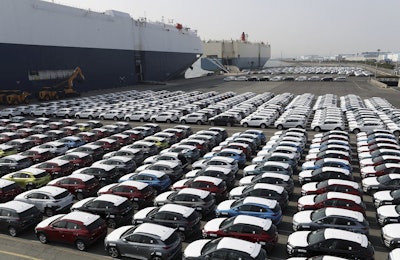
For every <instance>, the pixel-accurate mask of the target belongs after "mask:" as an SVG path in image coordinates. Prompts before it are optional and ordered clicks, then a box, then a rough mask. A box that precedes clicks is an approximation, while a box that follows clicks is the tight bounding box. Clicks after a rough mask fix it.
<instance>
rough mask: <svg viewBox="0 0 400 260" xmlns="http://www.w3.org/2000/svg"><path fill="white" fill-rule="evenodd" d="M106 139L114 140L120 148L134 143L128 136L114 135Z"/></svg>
mask: <svg viewBox="0 0 400 260" xmlns="http://www.w3.org/2000/svg"><path fill="white" fill-rule="evenodd" d="M107 138H108V139H114V140H116V141H117V142H118V143H119V145H120V146H121V147H122V146H125V145H129V144H132V143H133V142H134V140H132V139H131V138H129V135H125V134H114V135H111V136H109V137H107Z"/></svg>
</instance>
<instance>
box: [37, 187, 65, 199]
mask: <svg viewBox="0 0 400 260" xmlns="http://www.w3.org/2000/svg"><path fill="white" fill-rule="evenodd" d="M31 191H41V192H45V193H49V194H50V195H52V196H53V197H54V196H57V195H58V194H61V193H63V192H65V191H67V189H64V188H60V187H55V186H43V187H41V188H39V189H35V190H31Z"/></svg>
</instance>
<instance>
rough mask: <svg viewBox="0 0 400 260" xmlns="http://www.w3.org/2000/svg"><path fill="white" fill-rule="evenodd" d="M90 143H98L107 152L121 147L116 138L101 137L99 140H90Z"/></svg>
mask: <svg viewBox="0 0 400 260" xmlns="http://www.w3.org/2000/svg"><path fill="white" fill-rule="evenodd" d="M91 144H94V145H99V146H101V147H102V148H103V150H104V151H107V152H110V151H116V150H119V149H120V148H121V146H120V145H119V143H118V142H117V141H116V140H114V139H110V138H102V139H100V140H97V141H95V142H92V143H91Z"/></svg>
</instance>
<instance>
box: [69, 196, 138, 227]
mask: <svg viewBox="0 0 400 260" xmlns="http://www.w3.org/2000/svg"><path fill="white" fill-rule="evenodd" d="M77 210H78V211H84V212H89V213H92V214H97V215H100V216H101V217H102V218H103V219H105V220H106V221H107V226H108V227H109V228H116V227H117V226H119V225H123V224H126V223H128V222H130V221H131V219H132V216H133V205H132V203H131V202H130V201H129V200H128V199H127V198H125V197H121V196H118V195H113V194H104V195H101V196H99V197H89V198H86V199H83V200H81V201H78V202H76V203H75V204H74V205H72V207H71V211H77Z"/></svg>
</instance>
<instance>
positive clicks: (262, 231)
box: [202, 215, 278, 251]
mask: <svg viewBox="0 0 400 260" xmlns="http://www.w3.org/2000/svg"><path fill="white" fill-rule="evenodd" d="M202 234H203V237H204V238H216V237H234V238H239V239H243V240H247V241H250V242H254V243H259V244H260V245H262V246H265V247H266V248H267V249H268V251H270V250H271V249H272V248H273V247H274V246H275V245H276V244H277V243H278V229H277V227H276V226H275V225H274V224H272V221H271V220H270V219H262V218H258V217H252V216H246V215H239V216H235V217H230V218H215V219H212V220H210V221H208V222H207V223H206V224H205V225H204V227H203V230H202Z"/></svg>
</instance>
